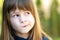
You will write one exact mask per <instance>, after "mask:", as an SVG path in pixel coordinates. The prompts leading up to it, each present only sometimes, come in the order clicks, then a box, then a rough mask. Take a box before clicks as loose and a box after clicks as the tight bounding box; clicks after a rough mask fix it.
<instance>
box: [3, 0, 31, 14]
mask: <svg viewBox="0 0 60 40" xmlns="http://www.w3.org/2000/svg"><path fill="white" fill-rule="evenodd" d="M4 4H5V8H4V9H5V10H6V11H7V12H8V13H9V12H10V11H12V10H16V8H18V9H20V10H21V9H22V10H29V11H32V6H31V1H29V0H6V2H5V3H4Z"/></svg>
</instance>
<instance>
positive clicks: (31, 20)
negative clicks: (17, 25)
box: [27, 15, 35, 26]
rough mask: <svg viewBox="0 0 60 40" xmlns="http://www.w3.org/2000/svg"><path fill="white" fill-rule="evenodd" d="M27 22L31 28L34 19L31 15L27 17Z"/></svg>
mask: <svg viewBox="0 0 60 40" xmlns="http://www.w3.org/2000/svg"><path fill="white" fill-rule="evenodd" d="M27 21H29V24H30V25H31V26H32V25H34V24H35V19H34V17H33V16H32V15H31V16H29V17H27Z"/></svg>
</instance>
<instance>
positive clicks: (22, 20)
mask: <svg viewBox="0 0 60 40" xmlns="http://www.w3.org/2000/svg"><path fill="white" fill-rule="evenodd" d="M10 22H11V25H12V27H13V29H15V31H16V35H17V36H19V37H23V38H27V37H28V36H29V31H30V30H31V29H32V28H33V27H34V24H35V19H34V17H33V15H32V13H31V12H30V11H28V10H19V9H16V10H15V11H11V12H10Z"/></svg>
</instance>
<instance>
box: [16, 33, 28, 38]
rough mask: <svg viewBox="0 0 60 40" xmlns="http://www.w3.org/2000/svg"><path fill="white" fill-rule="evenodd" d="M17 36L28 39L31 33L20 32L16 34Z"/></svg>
mask: <svg viewBox="0 0 60 40" xmlns="http://www.w3.org/2000/svg"><path fill="white" fill-rule="evenodd" d="M16 36H18V37H22V38H25V39H27V38H28V36H29V33H19V32H16Z"/></svg>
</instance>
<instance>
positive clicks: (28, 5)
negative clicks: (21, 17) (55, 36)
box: [2, 0, 51, 40]
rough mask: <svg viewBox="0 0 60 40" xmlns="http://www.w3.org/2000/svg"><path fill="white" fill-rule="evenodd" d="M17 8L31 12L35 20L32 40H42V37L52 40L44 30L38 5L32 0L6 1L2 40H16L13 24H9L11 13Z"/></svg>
mask: <svg viewBox="0 0 60 40" xmlns="http://www.w3.org/2000/svg"><path fill="white" fill-rule="evenodd" d="M16 8H19V9H23V10H25V9H26V10H29V11H31V12H32V14H33V16H34V18H35V25H34V28H33V29H32V30H31V31H30V32H31V34H30V40H42V35H44V36H46V37H47V38H48V39H49V40H51V38H50V37H48V35H47V34H46V33H45V32H44V31H43V30H42V28H41V24H40V19H39V15H38V12H37V8H36V5H35V4H34V3H33V2H32V1H31V0H4V4H3V19H2V20H3V21H2V40H14V31H15V30H14V29H13V28H12V27H11V24H10V22H9V13H10V11H12V10H15V9H16ZM32 35H33V36H32Z"/></svg>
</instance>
